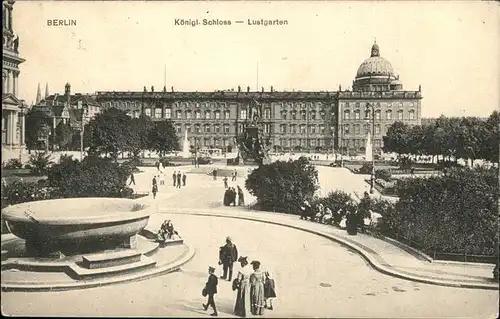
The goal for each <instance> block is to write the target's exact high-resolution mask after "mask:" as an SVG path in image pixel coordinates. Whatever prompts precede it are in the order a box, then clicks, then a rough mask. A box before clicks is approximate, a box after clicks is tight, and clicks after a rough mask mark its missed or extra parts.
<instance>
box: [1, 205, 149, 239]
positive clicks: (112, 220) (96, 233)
mask: <svg viewBox="0 0 500 319" xmlns="http://www.w3.org/2000/svg"><path fill="white" fill-rule="evenodd" d="M150 214H151V210H150V209H149V207H148V206H146V205H143V204H140V203H138V202H137V201H135V200H132V199H122V198H68V199H55V200H43V201H34V202H27V203H22V204H17V205H12V206H9V207H7V208H4V209H3V210H2V218H3V219H4V220H5V221H6V224H7V226H8V228H9V229H10V231H11V232H12V233H13V234H14V235H16V236H18V237H20V238H23V239H25V240H26V242H27V244H29V243H30V242H31V243H32V244H35V245H38V246H40V245H41V246H54V244H57V243H65V244H68V243H75V242H76V243H77V246H79V247H80V246H81V247H83V246H85V243H91V242H103V241H105V240H107V239H125V238H130V237H133V236H135V235H136V234H137V233H138V232H140V231H141V230H142V229H143V228H144V227H145V226H146V225H147V223H148V220H149V216H150ZM73 246H74V245H73Z"/></svg>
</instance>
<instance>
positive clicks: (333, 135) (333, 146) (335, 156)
mask: <svg viewBox="0 0 500 319" xmlns="http://www.w3.org/2000/svg"><path fill="white" fill-rule="evenodd" d="M332 157H334V158H335V160H334V161H335V162H334V165H336V163H337V153H335V131H334V130H333V127H332Z"/></svg>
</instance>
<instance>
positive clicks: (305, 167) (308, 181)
mask: <svg viewBox="0 0 500 319" xmlns="http://www.w3.org/2000/svg"><path fill="white" fill-rule="evenodd" d="M317 182H318V172H317V170H316V168H315V167H314V166H313V165H310V164H309V161H308V160H307V159H306V158H305V157H301V158H299V159H298V160H296V161H276V162H274V163H271V164H268V165H261V166H259V167H258V168H256V169H254V170H253V171H252V173H250V175H248V177H247V180H246V181H245V187H246V188H247V189H248V190H249V192H250V194H252V195H253V196H255V197H257V207H258V208H259V209H262V210H269V211H277V212H283V213H292V214H297V213H299V208H300V206H301V205H302V203H303V202H304V200H305V199H308V200H311V199H312V198H313V196H314V192H315V191H316V190H317V189H318V185H317Z"/></svg>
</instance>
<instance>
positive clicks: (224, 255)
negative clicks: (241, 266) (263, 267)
mask: <svg viewBox="0 0 500 319" xmlns="http://www.w3.org/2000/svg"><path fill="white" fill-rule="evenodd" d="M237 260H238V249H237V248H236V245H235V244H233V242H232V240H231V237H227V238H226V244H225V245H224V246H222V247H221V248H220V251H219V265H222V269H223V271H224V273H223V275H222V277H221V279H226V278H227V280H228V281H231V280H232V278H233V263H234V262H235V261H237ZM228 271H229V277H228V276H227V275H228Z"/></svg>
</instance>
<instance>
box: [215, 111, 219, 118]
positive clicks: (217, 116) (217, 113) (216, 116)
mask: <svg viewBox="0 0 500 319" xmlns="http://www.w3.org/2000/svg"><path fill="white" fill-rule="evenodd" d="M215 119H216V120H218V119H220V111H215Z"/></svg>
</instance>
